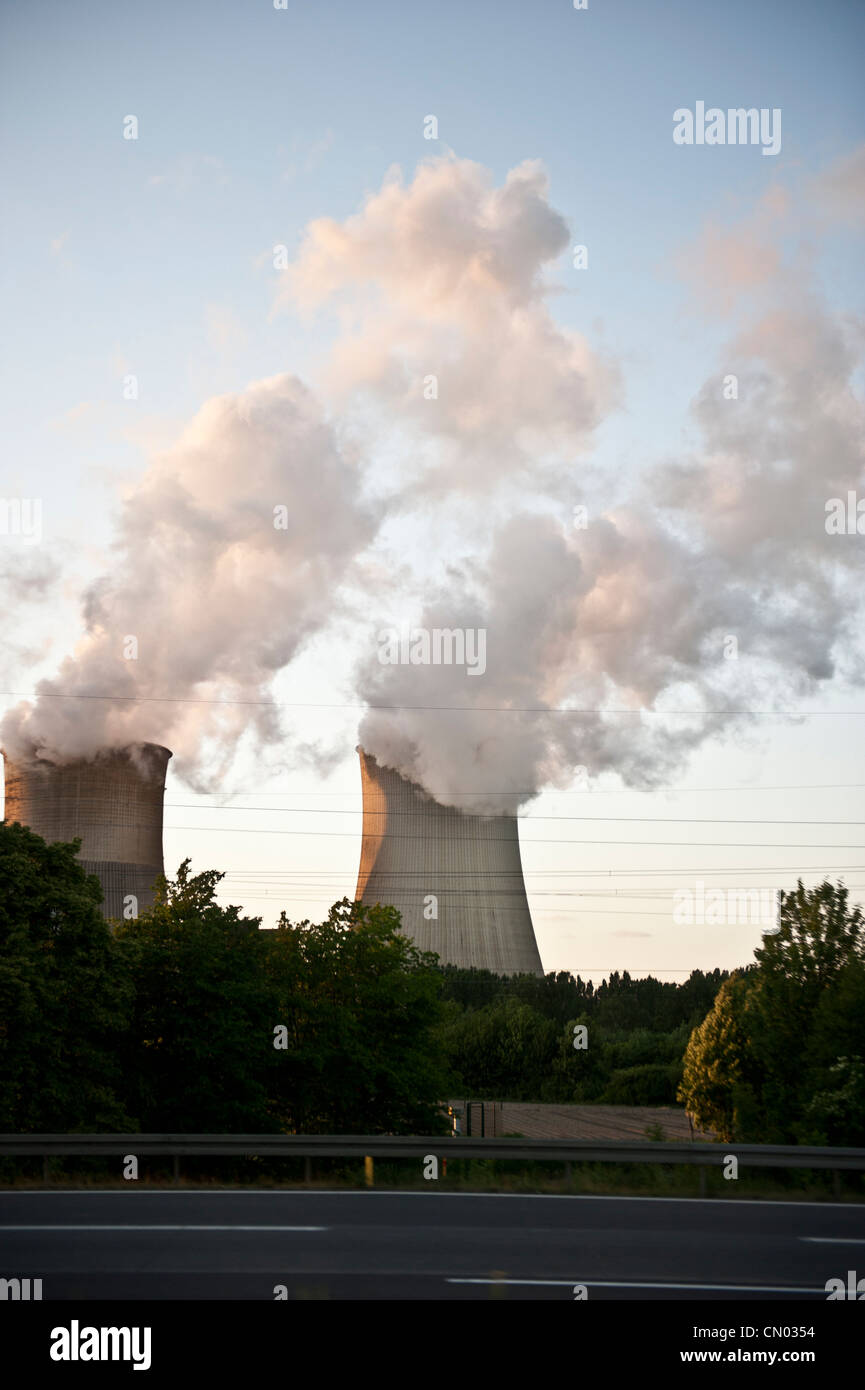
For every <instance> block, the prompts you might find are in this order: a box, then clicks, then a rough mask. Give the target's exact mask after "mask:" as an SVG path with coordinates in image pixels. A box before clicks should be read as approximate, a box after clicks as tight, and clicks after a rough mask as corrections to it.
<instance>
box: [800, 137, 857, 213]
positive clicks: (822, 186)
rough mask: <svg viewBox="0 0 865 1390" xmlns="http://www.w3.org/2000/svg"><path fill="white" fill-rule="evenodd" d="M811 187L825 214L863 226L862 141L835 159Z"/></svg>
mask: <svg viewBox="0 0 865 1390" xmlns="http://www.w3.org/2000/svg"><path fill="white" fill-rule="evenodd" d="M812 187H813V192H814V195H815V197H816V198H817V200H818V202H819V203H820V205H821V210H822V211H823V213H824V214H825V215H826V216H827V217H829V218H832V219H833V220H835V221H837V222H851V223H853V224H854V225H857V226H860V227H861V226H865V144H862V145H858V146H857V148H856V149H855V150H853V151H852V152H851V153H850V154H846V155H842V156H841V157H840V158H838V159H836V160H835V162H834V163H833V164H831V165H830V166H829V168H828V169H827V170H826V171H825V172H824V173H822V174H820V175H819V176H818V177H817V178H816V179H815V180H814V183H813V185H812Z"/></svg>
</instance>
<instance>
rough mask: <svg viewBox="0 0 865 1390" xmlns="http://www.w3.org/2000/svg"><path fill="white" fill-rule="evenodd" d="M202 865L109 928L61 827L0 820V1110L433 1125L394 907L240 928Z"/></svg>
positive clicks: (434, 1075) (202, 1120)
mask: <svg viewBox="0 0 865 1390" xmlns="http://www.w3.org/2000/svg"><path fill="white" fill-rule="evenodd" d="M220 877H221V875H220V874H218V873H212V872H211V873H203V874H198V875H195V876H192V875H190V873H189V869H188V864H183V865H182V866H181V868H180V870H179V872H178V876H177V879H176V880H175V881H173V882H169V883H167V884H165V887H164V892H163V893H162V896H161V898H160V900H159V901H158V902H157V904H156V905H155V907H154V908H153V909H152V910H151V911H149V912H147V913H145V914H142V916H141V917H140V918H139V919H138V920H137V921H130V922H124V923H122V924H119V925H118V926H117V927H116V930H115V931H114V932H112V931H111V930H110V929H109V927H108V926H107V924H106V923H105V921H104V920H103V918H102V916H101V913H100V910H99V903H100V901H101V889H100V886H99V883H98V880H97V879H95V878H93V877H92V876H90V877H88V876H87V875H85V873H84V871H83V869H82V868H81V866H80V865H79V864H78V862H77V861H76V859H75V847H74V846H69V845H60V844H57V845H47V844H46V843H45V841H44V840H42V839H40V838H39V836H37V835H34V834H33V833H32V832H31V831H29V830H27V829H25V828H24V827H22V826H20V825H0V1130H5V1131H28V1130H29V1131H49V1132H50V1131H53V1132H67V1131H70V1132H71V1131H75V1130H78V1131H85V1132H86V1131H97V1130H103V1131H104V1130H110V1131H115V1132H121V1131H123V1132H125V1131H138V1130H141V1131H143V1132H154V1131H186V1132H189V1133H196V1132H198V1133H201V1132H211V1133H220V1132H221V1133H231V1132H234V1133H252V1132H267V1131H289V1132H290V1131H297V1132H303V1133H351V1132H354V1133H382V1132H408V1133H411V1132H414V1133H420V1134H423V1133H427V1134H428V1133H435V1132H438V1130H440V1129H441V1128H442V1127H443V1124H444V1121H443V1120H442V1117H441V1116H440V1114H439V1102H440V1100H441V1098H442V1097H443V1096H445V1095H446V1094H447V1090H448V1086H447V1081H448V1078H447V1076H446V1074H445V1071H444V1069H443V1067H442V1064H441V1059H440V1056H439V1054H438V1052H437V1049H436V1048H435V1046H434V1045H433V1043H432V1032H431V1030H432V1028H433V1025H434V1024H436V1023H437V1022H438V1021H440V1018H441V1012H442V1004H441V1002H440V1000H439V997H438V996H439V990H440V976H439V973H438V971H437V970H436V969H435V964H434V958H431V957H430V958H426V957H424V956H422V955H421V954H420V953H419V952H418V951H416V950H415V948H414V947H413V946H412V944H411V943H410V941H408V939H407V938H406V937H404V936H403V935H402V934H401V933H400V932H399V931H398V925H399V917H398V914H397V913H396V912H395V911H394V909H392V908H372V909H364V908H362V907H359V906H352V905H351V904H349V903H347V902H346V903H341V904H337V905H336V906H335V907H334V908H333V909H331V912H330V915H329V917H328V920H327V921H326V922H324V923H320V924H311V923H308V922H302V923H300V924H299V925H292V924H291V923H289V922H287V921H285V920H284V919H283V922H282V924H281V925H280V926H279V927H278V928H277V929H276V930H273V931H260V930H259V920H258V919H257V918H244V917H241V916H240V913H239V909H238V908H235V907H229V908H223V907H220V906H219V905H218V904H217V903H216V902H215V901H214V893H215V890H216V886H217V884H218V882H219V879H220Z"/></svg>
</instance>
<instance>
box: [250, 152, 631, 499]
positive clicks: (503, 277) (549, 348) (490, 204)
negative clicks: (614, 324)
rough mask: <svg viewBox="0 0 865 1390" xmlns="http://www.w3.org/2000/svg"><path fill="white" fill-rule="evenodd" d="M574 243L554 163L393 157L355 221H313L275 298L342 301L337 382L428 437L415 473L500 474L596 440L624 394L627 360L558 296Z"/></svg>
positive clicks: (476, 478) (456, 483)
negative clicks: (598, 345)
mask: <svg viewBox="0 0 865 1390" xmlns="http://www.w3.org/2000/svg"><path fill="white" fill-rule="evenodd" d="M568 244H569V236H568V229H567V225H566V224H565V222H564V220H563V219H562V217H561V216H560V214H559V213H558V212H556V211H555V210H554V209H553V208H552V207H551V205H550V203H549V200H548V186H547V178H546V175H545V173H544V171H543V169H542V167H541V166H540V164H538V163H536V162H526V163H524V164H521V165H519V166H518V167H517V168H515V169H512V170H511V171H510V172H509V174H508V175H507V177H506V179H505V181H504V183H503V184H502V185H501V186H499V187H496V186H495V185H494V183H493V181H492V178H491V176H490V174H489V172H488V171H487V170H486V169H484V168H483V167H482V166H480V165H478V164H475V163H473V162H471V161H470V160H464V159H456V158H454V157H442V158H437V159H433V160H430V161H429V162H428V163H425V164H423V165H421V166H420V168H419V169H418V171H417V172H416V174H415V176H414V178H413V180H412V181H411V182H410V183H409V184H404V183H403V181H402V178H401V176H400V174H399V172H398V171H397V170H392V171H391V172H390V174H389V175H388V177H387V179H386V180H385V182H384V184H383V186H382V188H381V189H380V190H379V192H377V193H375V194H372V195H371V196H370V197H369V198H368V199H367V200H366V203H365V205H364V207H363V209H362V211H361V212H359V213H357V214H355V215H353V216H351V217H349V218H347V219H346V220H345V221H344V222H336V221H334V220H332V219H330V218H321V219H319V220H317V221H314V222H312V223H311V224H310V226H309V227H308V229H307V232H306V236H305V238H304V240H303V243H302V245H301V247H300V251H299V253H298V255H297V258H296V260H295V262H294V264H293V265H292V266H291V267H290V268H289V269H288V270H287V271H286V272H285V273H284V274H283V275H282V276H281V277H280V286H279V290H278V293H277V299H276V307H277V308H278V309H283V310H284V309H287V308H294V309H297V310H299V311H301V312H311V311H313V310H316V309H319V308H321V307H322V306H323V305H331V306H332V307H334V308H335V310H336V311H337V313H338V315H339V320H340V330H341V331H340V334H339V338H338V340H337V342H336V345H335V347H334V350H333V353H332V357H331V361H330V370H329V373H328V375H327V387H328V389H329V390H330V391H331V392H333V393H334V395H335V397H336V398H337V399H338V400H340V401H341V402H342V404H343V406H345V405H346V404H347V402H348V399H349V398H350V397H351V396H352V394H360V395H361V396H365V397H366V398H368V399H369V400H371V401H372V402H374V403H375V404H376V405H378V406H379V407H380V408H382V409H383V410H384V411H385V412H386V414H387V419H388V421H389V422H391V423H394V422H396V423H398V424H399V425H400V426H402V427H404V428H405V429H406V430H407V431H408V433H409V434H410V435H411V436H412V437H416V438H418V440H419V448H418V451H417V454H416V455H415V458H416V463H417V468H416V469H415V470H410V482H411V484H412V485H416V484H417V483H418V482H420V483H421V484H422V485H425V486H427V487H429V488H436V487H437V488H438V489H439V490H445V489H448V488H455V487H457V488H460V489H464V490H465V489H468V490H477V489H486V488H488V487H489V485H490V483H491V482H494V481H495V479H497V478H501V477H502V476H503V474H507V473H508V471H519V470H523V471H526V470H529V471H538V470H539V469H540V467H541V465H542V464H543V461H544V459H545V457H546V456H547V455H550V454H554V455H559V456H561V455H562V454H567V455H568V456H569V457H572V456H573V454H574V452H579V451H581V450H584V449H585V448H586V447H587V445H588V442H589V440H590V438H591V435H592V432H593V430H594V429H595V428H596V426H597V425H598V423H599V422H600V420H601V418H602V417H603V415H604V414H605V413H606V412H607V411H608V410H609V409H611V408H612V406H613V405H614V404H615V402H616V400H617V390H618V377H617V373H616V371H615V369H614V367H613V366H612V365H611V364H609V363H606V362H603V361H602V360H601V359H600V358H599V357H598V355H597V354H596V353H595V352H593V351H592V350H591V349H590V347H589V345H588V344H587V342H586V340H585V339H584V338H583V337H582V336H581V335H580V334H577V333H573V332H570V331H567V330H565V329H563V328H561V327H559V326H558V325H557V324H556V323H555V321H554V320H553V318H552V317H551V315H550V313H549V311H548V309H547V306H546V303H545V296H546V292H547V291H546V286H545V283H544V278H543V272H544V270H545V267H547V266H548V265H549V264H550V263H552V262H553V261H554V260H556V258H557V257H559V256H560V255H561V254H562V252H563V251H564V250H565V249H566V248H567V247H568ZM430 446H433V448H434V450H435V452H433V453H431V452H430Z"/></svg>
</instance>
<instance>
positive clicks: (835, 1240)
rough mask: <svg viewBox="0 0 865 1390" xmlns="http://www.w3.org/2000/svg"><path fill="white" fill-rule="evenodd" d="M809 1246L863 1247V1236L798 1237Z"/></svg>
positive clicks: (864, 1242)
mask: <svg viewBox="0 0 865 1390" xmlns="http://www.w3.org/2000/svg"><path fill="white" fill-rule="evenodd" d="M799 1239H800V1240H807V1241H809V1242H810V1244H811V1245H865V1236H859V1237H858V1238H857V1237H855V1236H800V1237H799Z"/></svg>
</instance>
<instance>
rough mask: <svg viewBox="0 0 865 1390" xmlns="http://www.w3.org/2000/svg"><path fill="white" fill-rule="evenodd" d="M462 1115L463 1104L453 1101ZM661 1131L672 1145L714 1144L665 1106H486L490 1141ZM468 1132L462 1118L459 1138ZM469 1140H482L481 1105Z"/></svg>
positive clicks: (489, 1103) (638, 1136) (475, 1110)
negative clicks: (504, 1137)
mask: <svg viewBox="0 0 865 1390" xmlns="http://www.w3.org/2000/svg"><path fill="white" fill-rule="evenodd" d="M450 1104H451V1105H453V1106H455V1107H457V1108H459V1109H461V1110H465V1104H466V1103H465V1101H458V1100H455V1101H451V1102H450ZM657 1125H660V1126H661V1129H662V1130H663V1131H664V1135H663V1137H664V1139H666V1140H668V1141H669V1142H670V1143H675V1142H683V1141H687V1140H689V1139H691V1138H692V1137H693V1138H694V1139H708V1140H711V1139H713V1138H714V1135H712V1134H709V1133H706V1132H705V1131H702V1130H696V1129H695V1130H694V1131H693V1134H692V1131H691V1129H690V1126H689V1124H688V1117H687V1115H686V1114H685V1112H684V1110H678V1109H676V1108H675V1107H674V1106H664V1105H658V1106H654V1105H532V1104H528V1103H525V1102H517V1101H513V1102H511V1101H495V1102H493V1101H485V1102H484V1133H485V1134H487V1135H489V1136H490V1137H491V1138H492V1137H495V1136H500V1135H503V1134H514V1133H517V1134H523V1135H525V1137H526V1139H635V1140H636V1139H645V1138H646V1137H647V1136H646V1130H648V1129H651V1130H652V1131H653V1134H652V1137H653V1138H658V1139H660V1137H661V1136H660V1134H659V1133H658V1132H657V1130H656V1129H655V1128H654V1127H655V1126H657ZM465 1132H466V1124H465V1118H464V1119H463V1133H465ZM471 1132H472V1134H473V1135H476V1134H478V1135H479V1134H480V1132H481V1131H480V1105H479V1103H478V1102H473V1108H472V1130H471Z"/></svg>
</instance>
